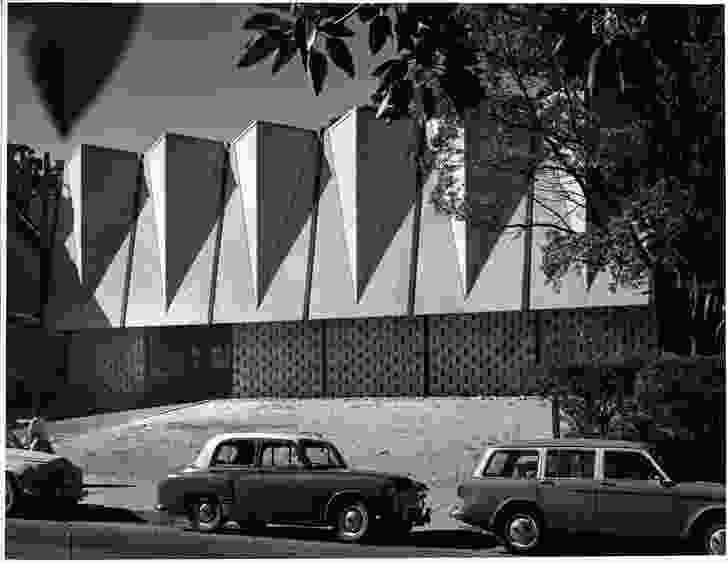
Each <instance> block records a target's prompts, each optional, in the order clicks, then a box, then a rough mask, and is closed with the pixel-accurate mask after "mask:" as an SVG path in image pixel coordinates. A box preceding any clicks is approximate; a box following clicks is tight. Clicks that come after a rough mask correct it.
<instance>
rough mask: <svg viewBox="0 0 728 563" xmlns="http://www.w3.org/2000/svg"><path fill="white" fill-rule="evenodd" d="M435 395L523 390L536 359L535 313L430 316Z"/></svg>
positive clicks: (431, 390)
mask: <svg viewBox="0 0 728 563" xmlns="http://www.w3.org/2000/svg"><path fill="white" fill-rule="evenodd" d="M429 322H430V354H431V360H430V361H431V370H430V374H431V375H430V392H431V393H432V394H433V395H480V394H483V395H486V394H487V395H502V394H523V393H525V387H527V385H528V383H529V381H528V377H529V374H530V373H531V371H532V369H531V368H533V366H534V365H535V362H536V332H535V324H534V313H521V312H519V311H499V312H493V313H481V314H473V315H443V316H434V317H432V318H431V319H430V321H429Z"/></svg>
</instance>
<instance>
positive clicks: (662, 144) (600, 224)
mask: <svg viewBox="0 0 728 563" xmlns="http://www.w3.org/2000/svg"><path fill="white" fill-rule="evenodd" d="M272 8H274V7H273V6H266V9H267V10H270V9H272ZM275 10H276V12H275V13H274V12H270V11H264V12H260V13H256V14H254V15H253V16H252V17H250V18H249V19H248V20H247V21H246V23H245V26H244V27H245V28H246V29H248V30H254V31H256V32H257V36H256V37H254V38H253V39H251V40H250V41H249V42H248V44H247V45H246V48H245V50H244V53H243V55H242V57H241V59H240V61H239V63H238V66H239V67H248V66H252V65H255V64H258V63H260V62H261V61H263V60H265V59H266V58H268V57H269V56H271V55H273V54H275V61H274V63H273V69H272V70H273V72H274V73H276V72H278V70H280V68H282V67H283V66H284V65H285V64H287V63H288V62H290V61H291V60H292V59H293V58H294V57H295V56H296V55H298V58H299V59H300V60H301V62H302V63H303V68H304V71H305V72H306V73H307V75H308V76H309V78H310V81H311V84H312V87H313V90H314V92H315V93H316V94H318V93H320V92H321V90H322V88H323V85H324V83H325V79H326V76H327V72H328V70H327V69H328V64H327V60H328V59H330V60H331V61H332V62H333V64H334V65H336V66H337V67H339V68H341V69H343V70H344V71H345V72H346V73H347V74H348V75H349V76H353V75H354V72H355V69H354V68H353V64H351V60H352V57H351V54H350V52H349V49H348V47H347V45H346V39H347V38H348V37H351V36H353V35H354V31H353V30H352V29H351V28H349V27H347V26H346V23H347V21H348V20H350V19H351V18H353V17H354V16H356V17H357V18H358V19H359V20H360V21H361V22H363V23H364V24H366V25H367V26H368V38H369V47H370V51H371V53H372V54H376V53H378V52H379V51H380V50H381V49H382V47H383V46H384V45H385V44H386V43H387V42H391V43H392V44H393V45H394V47H395V52H396V55H395V56H394V57H392V58H390V59H389V60H387V61H385V62H384V63H382V64H380V65H379V66H378V67H376V68H375V69H374V70H373V71H372V75H373V76H375V77H377V78H378V80H379V85H378V87H377V89H376V90H375V92H374V93H373V95H372V100H373V102H375V103H376V104H377V105H378V115H379V116H380V117H383V118H385V119H396V118H400V117H403V116H411V117H413V118H414V119H415V120H416V122H417V123H418V124H419V126H420V127H419V131H420V135H421V137H420V138H421V142H420V144H419V146H420V149H419V152H418V156H419V158H418V162H419V165H420V168H422V167H425V166H427V162H428V161H427V158H426V152H427V150H426V149H427V147H426V144H425V142H424V139H425V125H426V123H427V121H428V120H430V119H432V118H439V119H441V120H443V121H444V123H445V124H446V126H445V127H442V128H440V131H441V134H439V135H436V136H435V139H434V146H436V148H439V149H440V150H441V151H444V154H445V156H444V158H440V159H439V160H436V161H435V162H436V165H437V166H439V167H440V168H441V171H442V172H443V173H442V174H441V176H440V177H441V183H440V189H439V190H438V191H437V192H436V202H437V204H438V206H439V208H440V209H441V210H442V211H443V212H447V213H451V214H454V215H456V216H458V217H460V218H462V219H464V220H468V221H489V220H490V217H491V215H493V214H492V213H490V211H497V208H498V206H499V202H498V201H489V200H485V201H484V200H483V199H482V198H481V199H480V200H478V199H474V198H473V197H472V196H471V195H470V194H468V193H467V192H464V191H463V190H462V189H461V188H460V187H459V186H458V185H457V180H456V178H455V177H454V175H453V173H452V167H453V162H454V161H456V160H457V154H456V153H457V152H458V151H459V150H460V149H459V148H458V146H457V143H453V142H452V141H453V138H454V136H455V135H456V133H457V126H458V125H459V123H460V122H461V121H462V119H463V118H464V117H465V115H466V114H467V112H468V111H470V110H471V109H472V108H475V107H476V106H481V105H482V104H484V103H485V104H486V107H487V115H488V117H489V119H491V120H492V121H493V122H494V123H496V124H497V126H498V130H499V132H500V134H499V135H497V137H498V138H497V139H496V140H497V142H498V143H497V144H498V147H497V148H496V150H494V151H493V154H492V156H489V157H488V158H487V159H486V160H485V161H483V162H478V163H472V164H474V165H477V166H486V167H493V168H507V169H509V170H514V169H515V171H516V172H518V173H523V174H527V175H529V176H530V177H531V178H532V179H533V180H536V189H535V193H534V199H535V200H536V202H537V203H538V204H539V205H541V206H542V207H543V208H545V209H548V208H549V205H548V198H547V196H548V195H549V194H550V195H551V196H553V195H557V196H558V197H560V198H562V199H565V200H567V201H568V203H569V205H568V206H567V209H569V210H570V211H568V213H570V214H573V213H581V214H582V215H584V216H585V219H586V224H587V225H588V227H587V228H586V229H575V228H574V226H573V222H571V221H569V220H568V219H569V217H566V216H565V214H564V213H560V212H558V211H556V210H552V211H553V213H552V214H551V218H550V220H549V221H548V226H549V227H550V235H549V236H550V238H549V241H548V243H547V244H546V246H545V247H544V251H545V252H544V262H543V264H542V268H543V270H544V272H545V273H546V275H547V277H548V278H549V279H550V280H551V281H552V282H553V284H554V286H555V287H556V288H558V284H559V281H560V280H561V279H562V278H563V276H564V275H565V274H566V273H567V272H568V271H570V270H571V269H583V268H588V269H589V270H590V271H591V272H593V273H596V272H599V271H604V270H606V271H609V273H610V274H611V279H612V282H613V286H614V287H617V286H627V287H635V288H644V289H645V290H649V291H651V292H652V295H653V298H654V302H655V304H656V310H657V314H658V320H659V323H660V328H661V330H660V335H661V346H662V348H664V349H667V350H671V351H675V352H678V353H696V352H700V353H710V352H713V351H716V350H722V342H723V325H724V321H723V318H724V287H725V282H724V278H723V271H724V262H723V256H724V246H723V237H724V231H723V222H724V211H723V209H724V202H725V200H724V188H723V185H722V179H723V171H724V161H723V139H724V137H723V120H724V117H723V111H724V110H723V90H722V84H723V64H722V60H723V10H722V8H721V7H707V6H706V7H703V6H700V7H697V6H677V7H664V6H649V5H633V6H626V7H622V6H608V5H603V6H600V5H593V6H560V5H547V6H538V5H525V6H518V5H490V6H489V5H480V6H458V5H453V4H449V5H442V6H439V5H405V6H399V5H397V6H392V5H386V4H376V5H367V4H357V5H335V6H332V5H301V4H293V5H290V6H276V7H275ZM665 29H670V33H665ZM322 45H323V50H322V47H321V46H322ZM327 57H328V59H327ZM518 132H526V133H528V134H530V135H532V136H534V137H535V138H537V139H539V144H538V147H537V148H538V149H539V150H536V151H533V154H532V156H531V158H527V159H524V158H523V155H522V154H521V155H517V156H514V154H515V151H514V150H513V149H514V148H515V147H514V146H513V138H514V136H515V134H517V133H518ZM718 210H720V211H718ZM507 227H513V228H519V229H523V228H529V225H499V228H507ZM696 248H700V249H701V251H700V252H696V251H695V249H696Z"/></svg>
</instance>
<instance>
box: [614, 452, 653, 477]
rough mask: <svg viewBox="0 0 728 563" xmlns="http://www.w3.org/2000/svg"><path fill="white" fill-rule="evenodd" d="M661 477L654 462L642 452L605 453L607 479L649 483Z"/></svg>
mask: <svg viewBox="0 0 728 563" xmlns="http://www.w3.org/2000/svg"><path fill="white" fill-rule="evenodd" d="M659 476H660V474H659V473H658V471H657V469H656V468H655V466H654V465H653V464H652V462H651V461H650V460H649V459H647V457H645V456H644V454H642V453H640V452H619V451H605V452H604V478H605V479H628V480H631V481H648V480H650V479H658V478H659Z"/></svg>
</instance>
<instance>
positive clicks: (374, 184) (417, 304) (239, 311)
mask: <svg viewBox="0 0 728 563" xmlns="http://www.w3.org/2000/svg"><path fill="white" fill-rule="evenodd" d="M481 113H482V112H474V113H473V114H472V115H471V117H470V118H469V120H467V121H466V126H465V144H466V170H465V185H466V190H467V191H469V192H471V193H473V194H476V195H477V196H478V197H479V198H481V199H483V198H485V199H487V198H490V199H491V200H493V201H496V202H498V214H499V216H498V217H494V218H493V220H492V221H490V222H484V223H481V224H477V223H463V222H461V221H456V220H454V219H451V218H448V217H443V216H440V215H437V214H436V213H435V212H434V210H433V209H432V204H431V203H430V202H429V191H430V190H431V189H432V187H433V186H434V184H435V181H436V178H432V177H431V178H425V179H424V180H425V181H424V186H423V188H422V190H421V191H420V190H419V189H418V186H417V185H416V173H415V166H414V158H413V157H414V155H413V151H414V146H415V145H414V138H415V137H414V128H413V125H412V123H411V122H409V121H408V120H401V121H397V122H394V123H392V124H390V125H387V124H386V123H384V122H382V121H380V120H377V119H376V117H375V115H374V112H373V111H372V110H370V109H367V108H355V109H353V110H351V111H350V112H348V113H347V114H345V115H344V116H343V117H341V118H340V119H339V120H338V121H337V122H335V123H334V124H332V125H331V126H330V127H328V128H327V129H326V130H325V132H324V135H323V143H320V142H319V140H318V138H317V135H316V133H315V132H313V131H307V130H302V129H297V128H293V127H288V126H285V125H277V124H271V123H265V122H254V123H253V124H252V125H251V126H249V127H248V128H246V129H245V130H244V131H243V132H242V133H241V134H240V135H239V136H238V137H237V138H235V139H234V140H233V141H232V142H231V143H229V144H228V145H226V144H224V143H221V142H218V141H213V140H209V139H197V138H192V137H188V136H183V135H177V134H172V133H167V134H165V135H163V136H162V137H161V138H160V139H159V141H158V142H157V143H155V144H154V145H153V146H152V147H150V148H149V149H148V150H147V151H146V152H145V153H144V154H143V158H142V159H139V157H138V155H135V154H134V153H128V152H125V151H118V150H115V149H107V148H99V147H89V146H83V147H81V148H80V150H79V151H77V153H76V155H75V156H74V158H73V159H71V161H70V162H69V163H68V166H67V175H66V176H67V182H68V183H69V185H70V188H71V189H70V194H71V197H70V201H67V202H66V205H65V206H64V207H65V208H66V209H65V213H62V214H61V221H60V225H59V231H58V233H57V237H56V251H55V258H56V260H55V267H56V272H57V280H56V284H55V287H54V294H53V296H52V297H53V299H52V300H51V301H52V303H51V305H50V306H49V324H50V326H51V327H52V328H54V329H56V330H84V329H87V328H90V327H104V326H105V327H124V326H128V327H132V326H136V327H141V326H147V327H150V326H170V325H172V326H179V325H208V324H220V323H248V322H281V321H296V320H299V321H302V320H308V319H333V318H371V317H382V316H394V317H397V316H407V315H410V314H412V313H414V314H418V315H422V314H452V313H477V312H486V311H517V310H528V309H531V308H538V309H551V308H573V307H598V306H624V305H639V304H646V298H645V296H644V295H641V294H639V293H637V292H630V291H625V290H619V291H617V292H616V293H612V292H610V291H609V290H608V288H607V274H600V275H598V276H596V279H593V280H591V279H590V280H586V279H584V276H582V275H580V274H577V273H571V274H569V275H568V276H567V277H566V279H565V280H564V283H563V288H564V289H563V290H562V292H561V293H557V292H554V291H553V290H552V288H551V287H547V286H545V279H544V276H543V273H542V272H541V270H540V261H541V250H540V246H541V245H542V244H543V242H544V241H545V236H546V235H545V229H544V228H534V229H533V236H532V237H530V238H529V237H525V236H515V234H516V233H517V231H514V230H513V229H503V226H504V225H508V224H513V223H516V224H528V223H529V221H531V220H533V221H535V222H537V223H540V222H543V221H544V220H547V219H549V218H548V217H546V216H545V213H546V211H545V209H544V208H543V207H542V206H541V205H540V203H539V202H536V203H535V204H534V205H531V206H529V197H531V194H532V190H530V189H529V185H528V182H527V181H526V177H525V176H524V175H522V174H518V173H513V172H508V173H506V172H495V171H493V170H492V169H488V168H487V167H483V166H475V165H473V164H472V163H474V162H478V161H482V160H484V159H487V157H488V154H489V152H490V151H492V146H491V145H492V136H493V131H491V129H492V127H490V126H489V124H488V122H487V121H486V120H485V119H484V118H483V117H482V116H481ZM515 144H516V146H517V149H518V150H519V151H522V152H523V154H524V155H525V156H528V155H529V154H530V152H529V151H531V150H532V147H533V146H534V145H533V143H532V140H531V139H530V138H529V137H524V138H522V139H517V140H516V142H515ZM537 187H538V180H537ZM549 203H550V205H556V206H559V205H560V206H562V207H564V206H566V205H567V203H566V202H564V201H556V203H553V202H549ZM530 208H533V215H532V217H529V216H528V210H529V209H530ZM418 214H419V216H420V217H421V219H420V220H419V222H418V224H417V225H416V224H415V218H416V216H418ZM415 229H417V232H415ZM529 241H530V245H529V244H528V243H529ZM415 244H417V245H418V246H417V248H415V246H414V245H415ZM415 250H417V252H415ZM71 266H73V267H71ZM529 266H530V267H529ZM529 270H530V271H529ZM587 281H588V282H590V283H587Z"/></svg>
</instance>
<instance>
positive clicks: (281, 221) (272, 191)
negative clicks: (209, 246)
mask: <svg viewBox="0 0 728 563" xmlns="http://www.w3.org/2000/svg"><path fill="white" fill-rule="evenodd" d="M230 154H231V160H232V167H233V169H234V177H235V184H236V185H235V186H231V187H230V196H229V200H228V202H227V205H226V210H225V217H224V221H223V231H222V242H221V255H220V268H219V272H218V280H217V295H216V303H215V313H214V318H215V320H216V321H222V320H223V319H225V320H226V321H229V322H241V321H262V320H292V319H301V318H302V317H303V309H304V298H305V288H306V273H307V268H308V254H309V246H310V245H309V237H310V230H311V213H312V210H313V204H314V184H315V180H316V177H317V175H318V166H319V162H318V161H319V143H318V138H317V135H316V133H315V132H313V131H309V130H305V129H298V128H293V127H288V126H285V125H278V124H274V123H267V122H260V121H256V122H254V123H252V124H251V125H250V126H249V127H248V128H246V129H245V130H244V131H243V132H242V133H241V134H240V135H239V136H238V137H236V138H235V139H234V140H233V141H232V143H231V146H230ZM224 304H227V306H226V305H224Z"/></svg>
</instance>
